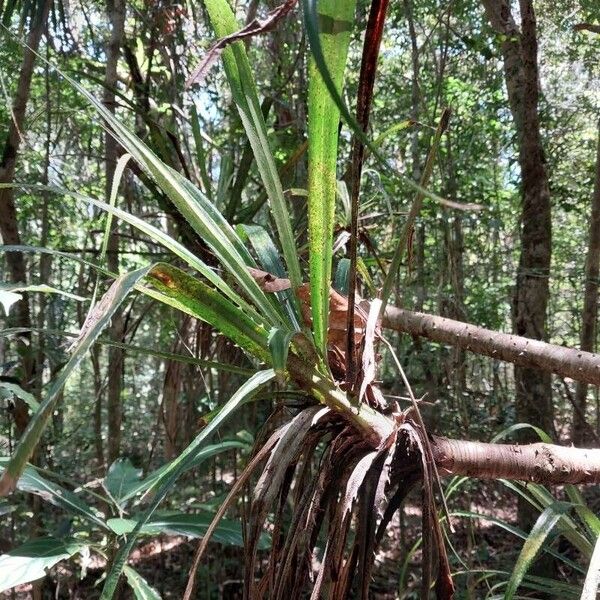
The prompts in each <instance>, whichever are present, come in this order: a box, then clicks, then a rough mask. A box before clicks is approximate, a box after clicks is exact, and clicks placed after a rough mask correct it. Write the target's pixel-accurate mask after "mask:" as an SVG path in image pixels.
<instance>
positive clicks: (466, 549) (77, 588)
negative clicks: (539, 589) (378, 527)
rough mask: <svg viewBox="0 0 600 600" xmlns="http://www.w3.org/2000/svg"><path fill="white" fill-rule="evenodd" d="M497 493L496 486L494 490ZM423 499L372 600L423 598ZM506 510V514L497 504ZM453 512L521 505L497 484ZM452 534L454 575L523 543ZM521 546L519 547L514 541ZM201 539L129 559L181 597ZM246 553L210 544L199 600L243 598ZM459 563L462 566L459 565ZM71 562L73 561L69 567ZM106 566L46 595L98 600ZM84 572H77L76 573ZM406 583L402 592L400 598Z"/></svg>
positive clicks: (504, 559)
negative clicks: (419, 544) (417, 544)
mask: <svg viewBox="0 0 600 600" xmlns="http://www.w3.org/2000/svg"><path fill="white" fill-rule="evenodd" d="M494 488H495V489H494ZM418 500H419V495H418V494H413V495H412V496H411V498H410V501H409V502H408V503H407V504H406V506H405V509H404V511H403V514H402V518H400V517H399V516H398V515H397V516H396V517H395V518H394V520H393V521H392V523H391V524H390V526H389V528H388V532H387V535H386V536H385V538H384V541H383V543H382V547H381V548H380V549H379V552H378V555H377V557H376V564H375V570H374V579H373V583H372V586H371V590H372V593H371V598H372V600H397V599H401V600H411V599H412V598H417V597H418V591H419V583H420V562H421V552H420V548H419V549H417V550H416V551H415V552H414V553H412V554H410V550H411V548H412V547H413V545H414V544H415V542H416V541H417V540H418V539H419V536H420V531H421V508H420V506H419V503H418ZM498 506H502V509H501V510H500V509H498V508H496V507H498ZM451 507H452V509H453V510H457V509H458V508H460V509H461V510H464V511H471V512H477V513H481V514H485V515H490V516H492V515H493V516H494V517H495V518H499V519H502V520H504V521H506V522H508V523H514V522H515V519H516V502H515V500H514V496H513V495H509V494H508V493H507V492H506V490H503V489H502V488H500V486H497V485H496V486H493V487H492V489H490V486H477V487H476V488H475V489H472V490H469V493H468V494H467V493H465V494H463V495H462V496H461V497H458V498H455V499H454V500H453V502H452V503H451ZM453 525H454V528H455V532H454V533H453V534H450V544H447V548H448V554H449V557H450V561H451V564H452V567H453V571H455V572H459V573H460V572H461V571H464V570H466V569H470V570H471V571H477V570H478V569H489V568H496V569H498V568H500V569H501V568H502V567H503V566H506V565H510V564H511V563H514V559H515V557H516V554H517V552H518V551H519V549H520V547H521V543H520V542H519V541H518V540H515V537H514V536H512V535H511V534H509V533H508V532H506V531H504V530H502V529H501V528H500V527H498V526H496V525H494V524H493V523H491V522H489V521H484V520H474V519H467V518H454V519H453ZM515 542H516V543H515ZM196 545H197V541H196V540H190V539H188V538H185V537H183V536H167V535H162V536H159V537H156V538H153V539H151V540H148V541H146V542H145V543H143V544H142V545H141V546H140V547H139V548H138V549H137V550H136V551H135V552H134V553H133V554H132V556H131V559H130V564H131V565H132V566H133V567H134V568H135V569H136V570H137V571H138V572H139V573H140V574H141V575H142V576H143V577H144V578H145V579H146V580H147V581H148V583H150V584H151V585H152V586H153V587H155V588H156V590H157V591H158V592H159V593H160V595H161V597H162V598H163V599H164V600H171V599H179V598H181V597H182V595H183V590H184V588H185V584H186V581H187V576H188V569H189V566H190V564H191V561H192V556H193V553H194V550H195V548H196ZM242 560H243V551H242V549H241V548H235V547H226V548H224V547H222V546H220V545H218V544H213V545H212V551H210V552H208V553H207V558H206V560H205V561H204V563H203V565H202V566H201V568H200V571H199V573H198V583H199V585H198V593H197V596H196V597H197V598H198V599H201V600H241V598H242V593H241V590H242V580H241V576H242V568H241V565H242ZM461 563H462V564H461ZM67 564H68V563H67ZM104 567H105V565H104V564H100V562H99V561H98V560H95V559H92V561H91V562H90V564H89V565H88V567H87V575H86V576H85V577H84V578H83V579H79V577H78V573H76V572H73V571H71V570H69V569H68V568H65V567H64V566H59V567H58V568H57V569H58V571H57V575H58V577H57V578H55V580H58V581H59V582H60V583H59V587H58V589H52V590H50V589H46V590H45V594H44V597H45V598H54V599H67V598H68V599H70V600H95V599H96V598H98V597H99V595H100V590H101V582H98V576H99V574H100V573H101V572H102V571H103V569H104ZM79 572H80V570H79ZM477 579H478V578H477V575H476V573H475V574H473V573H472V574H471V575H470V576H469V578H468V579H467V578H466V577H464V576H462V575H460V574H459V575H457V576H456V577H455V583H456V586H457V591H458V593H457V599H463V598H464V599H466V598H472V599H476V598H483V597H485V595H486V591H487V589H486V588H483V587H481V586H478V585H477ZM400 581H402V589H403V592H402V593H399V592H398V590H399V582H400ZM31 597H32V595H31V586H30V585H27V586H21V587H20V588H19V589H17V590H15V591H13V592H6V593H4V594H3V595H2V594H0V598H2V599H6V600H9V599H10V600H25V599H29V598H31ZM131 598H133V595H132V594H131V591H130V590H129V588H128V587H126V586H125V587H124V588H123V589H122V590H121V592H120V593H119V600H121V599H122V600H130V599H131Z"/></svg>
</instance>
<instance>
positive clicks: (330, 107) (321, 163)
mask: <svg viewBox="0 0 600 600" xmlns="http://www.w3.org/2000/svg"><path fill="white" fill-rule="evenodd" d="M355 4H356V3H355V1H354V0H324V1H322V2H320V3H319V6H318V10H319V25H320V33H319V41H320V44H321V48H322V50H323V56H324V58H325V62H326V64H327V68H328V70H329V72H330V73H331V77H332V79H333V82H334V84H335V87H336V90H337V91H338V93H341V89H342V86H343V81H344V69H345V66H346V57H347V54H348V46H349V43H350V34H351V32H352V22H353V18H354V9H355ZM339 122H340V111H339V108H338V107H337V105H336V103H335V101H334V100H333V99H332V98H331V96H330V94H329V91H328V89H327V85H326V83H325V82H324V80H323V78H322V76H321V73H320V72H319V69H318V68H317V65H316V63H315V60H314V58H313V57H311V59H310V64H309V86H308V139H309V143H308V232H309V249H310V259H309V263H310V295H311V305H312V318H313V334H314V338H315V344H316V345H317V347H318V348H319V349H320V350H321V352H322V353H323V355H325V351H326V345H327V321H328V315H329V288H330V285H331V268H332V267H331V259H332V244H333V225H334V213H335V199H336V165H337V152H338V131H339Z"/></svg>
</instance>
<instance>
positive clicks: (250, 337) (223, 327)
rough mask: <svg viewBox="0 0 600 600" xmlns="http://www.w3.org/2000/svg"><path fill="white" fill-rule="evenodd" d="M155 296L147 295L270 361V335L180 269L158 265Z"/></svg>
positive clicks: (152, 274) (154, 274) (148, 291)
mask: <svg viewBox="0 0 600 600" xmlns="http://www.w3.org/2000/svg"><path fill="white" fill-rule="evenodd" d="M149 279H150V280H151V281H152V284H153V285H154V286H155V287H156V288H157V289H158V290H159V292H158V293H157V292H155V291H153V290H151V289H148V288H144V290H143V292H144V293H145V294H147V295H148V296H151V297H153V298H156V299H157V300H159V301H160V302H163V303H164V304H168V305H170V306H173V307H174V308H177V309H178V310H181V311H183V312H185V313H187V314H189V315H191V316H193V317H196V318H198V319H200V320H202V321H205V322H206V323H209V324H210V325H212V326H213V327H215V328H216V329H217V330H218V331H220V332H221V333H222V334H224V335H226V336H227V337H228V338H230V339H231V340H232V341H233V342H235V343H236V344H238V345H239V346H241V347H242V348H243V349H244V350H246V351H247V352H248V353H250V354H251V355H252V356H255V357H257V358H261V359H263V360H268V358H269V352H268V350H267V349H266V348H267V347H268V331H267V330H266V329H265V328H264V327H263V326H262V325H257V324H256V323H255V322H254V321H252V319H250V318H249V317H247V316H246V315H245V314H244V312H243V311H242V310H240V309H239V308H238V307H237V306H235V305H234V304H232V303H231V302H230V301H229V300H227V298H225V297H224V296H223V295H222V294H220V293H219V292H218V291H217V290H214V289H212V288H210V287H209V286H207V285H206V284H205V283H202V282H201V281H199V280H198V279H195V278H194V277H192V276H191V275H188V274H187V273H185V272H184V271H182V270H181V269H178V268H177V267H172V266H170V265H168V264H165V263H159V264H157V265H156V266H155V267H154V268H153V269H152V271H151V272H150V274H149Z"/></svg>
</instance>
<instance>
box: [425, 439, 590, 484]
mask: <svg viewBox="0 0 600 600" xmlns="http://www.w3.org/2000/svg"><path fill="white" fill-rule="evenodd" d="M431 447H432V450H433V455H434V460H435V462H436V464H437V466H438V469H439V470H440V474H442V475H466V476H468V477H477V478H480V479H516V480H519V481H531V482H536V483H542V484H550V485H557V484H565V483H574V484H578V483H600V450H598V449H594V450H588V449H585V448H572V447H565V446H557V445H554V444H541V443H540V444H525V445H523V446H518V445H516V444H485V443H483V442H468V441H463V440H451V439H448V438H443V437H434V438H433V440H432V443H431Z"/></svg>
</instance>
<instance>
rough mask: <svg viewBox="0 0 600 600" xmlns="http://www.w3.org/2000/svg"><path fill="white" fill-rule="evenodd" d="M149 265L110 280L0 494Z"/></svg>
mask: <svg viewBox="0 0 600 600" xmlns="http://www.w3.org/2000/svg"><path fill="white" fill-rule="evenodd" d="M151 268H152V266H148V267H144V268H142V269H138V270H137V271H133V272H131V273H125V274H124V275H122V276H121V277H119V278H118V279H116V280H115V281H114V283H113V284H112V285H111V287H110V288H109V290H108V291H107V292H106V294H105V295H104V296H103V298H102V300H101V301H100V302H99V303H98V305H97V306H96V307H95V308H94V311H93V312H92V314H91V315H90V318H88V320H87V321H86V323H84V325H83V328H82V330H81V334H80V337H79V339H78V341H77V342H76V345H75V347H74V349H73V352H72V354H71V357H70V359H69V361H68V362H67V364H66V365H65V366H64V368H63V369H62V370H61V372H60V373H59V374H58V376H57V377H56V378H55V379H54V380H53V381H52V384H51V385H50V387H49V389H48V392H47V394H46V397H45V398H44V400H43V402H42V403H41V404H40V407H39V409H38V410H37V412H36V413H35V415H34V416H33V418H32V419H31V421H30V422H29V425H28V426H27V429H26V430H25V432H24V433H23V435H22V436H21V439H20V440H19V443H18V445H17V448H16V450H15V452H14V454H13V456H12V458H11V460H10V462H9V463H8V465H7V467H6V470H5V471H4V473H3V474H2V478H1V479H0V495H2V496H5V495H6V494H8V493H9V492H10V491H11V490H13V489H14V487H15V485H16V483H17V480H18V479H19V477H20V476H21V473H22V472H23V469H24V468H25V465H26V464H27V461H28V460H29V459H30V458H31V455H32V454H33V452H34V450H35V448H36V446H37V444H38V442H39V440H40V438H41V436H42V433H43V432H44V429H45V427H46V424H47V423H48V419H49V418H50V416H51V415H52V413H53V411H54V408H55V406H56V403H57V401H58V398H59V396H60V392H61V390H62V389H63V386H64V385H65V383H66V382H67V380H68V379H69V377H70V376H71V375H72V373H73V372H74V371H75V369H76V368H77V367H78V366H79V364H80V363H81V361H82V360H83V359H84V357H85V356H86V355H87V353H88V351H89V349H90V348H91V346H92V344H93V343H94V342H95V341H96V339H97V338H98V336H99V335H100V333H101V332H102V330H103V329H104V328H105V327H106V326H107V325H108V323H109V322H110V319H111V317H112V316H113V314H114V312H115V311H116V310H117V308H118V307H119V306H120V304H121V303H122V302H123V300H124V299H125V298H126V297H127V295H128V294H129V292H130V291H131V290H132V289H133V288H134V287H135V286H136V284H137V283H138V282H139V281H140V280H141V279H143V278H144V277H145V276H146V275H147V274H148V272H149V271H150V270H151Z"/></svg>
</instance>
